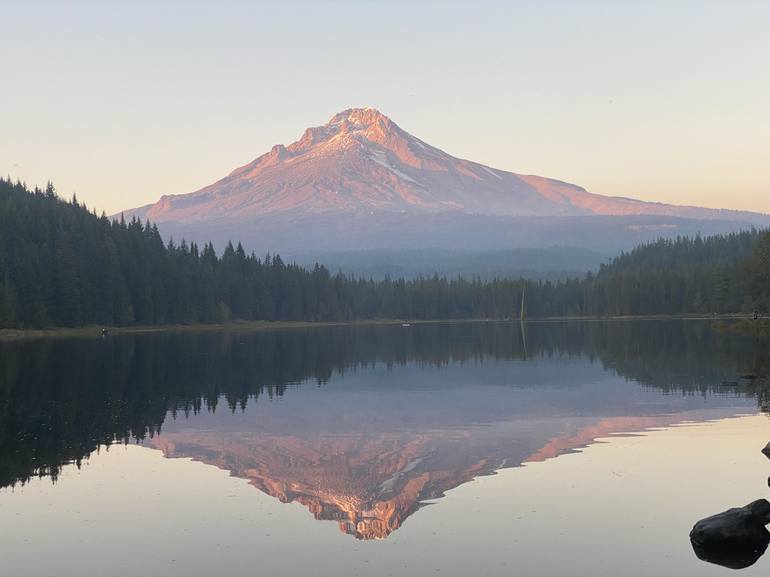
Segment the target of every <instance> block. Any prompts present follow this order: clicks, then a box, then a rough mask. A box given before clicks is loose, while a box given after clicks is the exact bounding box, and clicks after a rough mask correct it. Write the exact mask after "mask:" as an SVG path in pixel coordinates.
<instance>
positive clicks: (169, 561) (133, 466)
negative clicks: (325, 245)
mask: <svg viewBox="0 0 770 577" xmlns="http://www.w3.org/2000/svg"><path fill="white" fill-rule="evenodd" d="M769 366H770V349H769V348H768V343H767V342H764V341H762V340H757V339H755V338H752V337H751V336H740V335H736V334H732V333H721V332H717V331H716V330H714V329H712V328H711V326H710V324H709V323H708V322H704V321H691V322H658V321H655V322H653V321H637V322H624V323H621V322H613V323H598V322H596V323H590V322H587V323H561V324H556V323H553V324H528V325H527V326H525V327H521V326H520V325H518V324H511V323H498V324H452V325H419V326H412V327H408V328H405V327H368V328H367V327H337V328H324V329H315V330H290V331H277V332H260V333H252V334H242V333H239V334H215V333H208V334H204V333H201V334H190V333H187V334H178V335H146V336H125V337H122V336H121V337H108V338H106V339H99V340H51V341H34V342H32V341H30V342H23V343H5V344H2V345H0V486H2V487H3V488H2V489H0V557H1V558H2V563H3V575H9V576H14V577H15V576H19V577H21V576H35V577H38V576H43V575H56V576H69V575H72V576H78V577H82V576H92V575H93V576H104V575H116V576H129V575H131V576H135V575H180V576H198V575H200V576H211V575H225V576H230V575H232V576H241V575H243V576H246V575H269V576H283V575H285V576H305V575H316V576H335V577H339V576H344V575H361V574H367V575H373V576H385V575H433V574H436V575H449V576H458V577H459V576H469V575H495V576H496V575H512V574H519V575H530V576H536V575H543V576H553V575H561V574H570V575H578V576H583V575H584V576H586V577H588V576H603V575H607V576H610V575H611V576H617V575H640V576H641V575H656V576H660V575H677V576H685V577H686V576H689V575H718V574H726V573H728V572H730V570H728V569H724V568H722V567H720V566H717V565H712V564H708V563H704V562H703V561H700V560H699V559H697V557H696V556H695V554H694V553H693V551H692V548H691V546H690V543H689V539H688V532H689V530H690V528H691V527H692V524H693V523H694V522H695V521H696V520H698V519H700V518H702V517H704V516H707V515H710V514H713V513H716V512H719V511H721V510H723V509H725V508H728V507H731V506H737V505H743V504H746V503H748V502H749V501H752V500H754V499H757V498H760V497H767V493H768V488H767V477H768V475H769V474H770V461H768V460H767V459H766V458H765V457H764V456H763V455H762V454H761V453H760V451H759V449H761V448H762V447H763V446H764V445H765V443H766V442H767V441H768V440H770V421H769V420H768V418H767V417H766V416H765V414H764V412H763V407H765V406H766V404H767V401H766V399H767V391H768V389H769V387H768V385H767V379H766V378H765V375H767V374H768V367H769ZM749 373H751V374H757V375H759V376H760V378H758V379H753V380H749V379H744V378H742V376H745V375H746V374H749ZM768 570H770V556H768V558H767V559H765V558H760V559H759V560H758V561H757V563H756V564H755V565H753V566H752V567H749V568H747V569H744V570H742V571H741V572H742V573H744V574H746V575H759V574H766V573H767V571H768Z"/></svg>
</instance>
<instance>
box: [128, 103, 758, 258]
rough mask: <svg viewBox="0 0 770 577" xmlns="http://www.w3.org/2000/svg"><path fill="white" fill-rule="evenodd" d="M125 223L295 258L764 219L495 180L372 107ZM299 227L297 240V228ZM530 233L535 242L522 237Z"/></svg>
mask: <svg viewBox="0 0 770 577" xmlns="http://www.w3.org/2000/svg"><path fill="white" fill-rule="evenodd" d="M124 214H125V216H126V217H127V218H130V217H132V216H137V217H139V218H141V219H149V220H151V221H153V222H156V223H158V225H159V226H160V227H161V230H162V231H163V232H164V233H166V234H169V233H170V234H173V235H175V236H185V237H187V238H191V239H193V240H207V239H209V238H213V239H214V240H215V241H219V242H221V241H223V240H224V239H225V238H232V239H235V240H245V241H247V242H246V244H250V245H251V247H252V248H254V249H258V248H263V247H265V248H272V249H280V248H283V247H282V246H275V245H276V244H277V245H285V246H289V245H293V246H291V247H290V248H293V249H295V250H296V248H297V247H299V246H302V245H303V244H307V243H311V245H313V246H315V245H316V244H317V243H320V244H321V245H323V246H324V247H325V248H335V247H337V248H353V247H362V246H369V247H389V246H392V242H395V243H396V244H398V240H397V239H395V238H394V237H395V236H400V237H402V240H403V239H404V238H406V239H408V241H405V242H406V244H407V245H409V244H410V243H414V242H417V243H419V244H422V245H431V246H447V244H450V245H451V244H452V239H455V238H456V237H457V235H461V236H463V235H465V236H468V241H469V242H470V244H479V243H480V245H484V246H486V247H487V248H506V247H510V246H514V245H516V244H517V239H518V241H519V244H521V242H522V241H524V242H526V241H535V242H534V244H538V242H537V238H541V240H542V242H540V244H544V245H545V244H554V240H555V241H556V242H559V240H560V238H559V234H558V233H557V231H553V230H552V228H553V226H554V225H559V226H562V227H563V226H564V225H566V228H567V229H568V230H569V229H572V228H575V227H577V228H578V229H581V230H582V229H583V228H585V227H586V225H585V224H581V223H584V220H583V219H581V220H577V221H575V220H571V219H567V220H566V221H565V220H563V218H564V217H591V216H604V217H610V216H623V217H631V216H638V217H656V218H654V219H652V220H651V219H649V218H646V219H645V218H643V219H641V220H638V219H637V220H636V221H623V222H622V223H619V222H613V221H612V220H611V219H610V220H609V221H606V220H603V221H601V222H591V224H590V225H588V226H589V227H594V228H595V227H597V226H599V227H601V226H603V225H604V224H606V223H609V225H610V228H611V229H612V231H614V232H617V231H616V229H617V228H618V226H620V228H621V229H622V230H626V231H628V232H629V233H630V235H631V236H632V237H635V236H638V235H639V234H640V231H641V234H643V235H644V234H647V236H650V235H659V234H661V231H663V232H664V233H668V232H670V233H671V234H680V233H682V232H683V226H682V223H680V222H678V221H674V222H673V223H671V222H668V221H667V220H665V218H664V220H663V221H660V217H674V218H675V219H698V220H709V221H714V223H712V225H703V226H698V227H696V228H697V229H698V230H701V229H703V230H704V232H705V231H707V230H711V229H712V228H716V229H717V232H724V231H726V230H731V229H736V228H745V227H747V226H750V225H751V224H752V223H753V224H763V223H765V222H767V221H768V217H766V216H765V215H758V214H754V213H746V212H737V211H728V210H713V209H705V208H697V207H681V206H672V205H667V204H660V203H650V202H642V201H638V200H632V199H628V198H621V197H607V196H601V195H597V194H592V193H590V192H587V191H586V190H585V189H583V188H581V187H579V186H575V185H572V184H568V183H565V182H561V181H559V180H553V179H550V178H544V177H540V176H531V175H520V174H514V173H512V172H507V171H504V170H498V169H495V168H491V167H488V166H484V165H482V164H478V163H476V162H471V161H468V160H463V159H460V158H456V157H454V156H451V155H449V154H447V153H445V152H443V151H442V150H440V149H438V148H435V147H434V146H431V145H429V144H427V143H426V142H423V141H422V140H420V139H419V138H416V137H414V136H412V135H411V134H409V133H408V132H406V131H404V130H403V129H402V128H400V127H399V126H398V125H397V124H396V123H395V122H393V121H392V120H391V119H390V118H388V117H387V116H385V115H383V114H381V113H380V112H379V111H377V110H374V109H372V108H352V109H349V110H346V111H344V112H341V113H339V114H337V115H335V116H334V117H333V118H332V119H331V120H330V121H329V122H328V123H327V124H325V125H323V126H319V127H316V128H308V129H307V130H306V131H305V133H304V134H303V135H302V137H301V138H300V139H299V140H297V141H296V142H294V143H293V144H290V145H289V146H283V145H280V144H279V145H276V146H274V147H273V148H272V150H270V152H268V153H266V154H263V155H262V156H260V157H259V158H257V159H256V160H254V161H252V162H251V163H249V164H247V165H245V166H242V167H240V168H237V169H235V170H234V171H232V172H231V173H230V174H229V175H228V176H226V177H225V178H223V179H221V180H219V181H217V182H215V183H213V184H211V185H209V186H207V187H205V188H202V189H201V190H199V191H197V192H193V193H190V194H183V195H168V196H163V197H162V198H161V199H160V200H159V201H158V202H157V203H155V204H153V205H148V206H145V207H142V208H138V209H134V210H130V211H126V212H125V213H124ZM490 217H491V220H490ZM557 217H558V218H557ZM510 219H516V220H515V221H512V220H510ZM522 219H524V220H522ZM532 219H535V220H534V221H533V220H532ZM542 219H546V220H542ZM717 221H718V222H719V223H721V224H720V225H718V224H715V223H716V222H717ZM726 223H733V224H726ZM736 223H739V224H736ZM300 224H301V225H303V227H304V228H305V230H299V229H298V228H297V226H298V225H300ZM533 225H534V226H535V230H534V231H533V234H529V233H527V232H526V230H529V229H531V227H532V226H533ZM308 227H309V230H308ZM383 227H385V229H384V228H383ZM510 227H516V228H517V230H516V231H515V233H514V232H513V231H510V230H508V231H506V230H505V229H506V228H510ZM613 227H614V228H613ZM629 227H636V228H629ZM421 228H424V230H423V231H422V232H423V233H424V234H422V235H421V234H419V233H420V231H419V230H418V229H421ZM484 229H489V230H488V232H489V234H486V235H485V233H484ZM684 229H685V230H684V231H685V232H686V229H687V227H684ZM722 229H725V230H722ZM397 231H401V232H403V233H404V234H405V235H406V237H404V235H403V234H401V232H398V235H396V234H395V233H396V232H397ZM562 232H564V231H562ZM575 234H577V235H578V236H580V235H581V234H582V233H580V232H577V233H575ZM426 235H427V236H426ZM549 241H550V242H549ZM567 242H570V241H569V240H567ZM270 243H273V246H269V244H270ZM530 244H531V242H530ZM255 245H256V246H255ZM461 245H462V240H461V242H459V243H457V246H461Z"/></svg>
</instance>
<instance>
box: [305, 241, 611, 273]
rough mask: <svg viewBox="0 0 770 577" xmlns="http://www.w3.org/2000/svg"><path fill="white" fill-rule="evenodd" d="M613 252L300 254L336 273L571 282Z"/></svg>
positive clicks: (528, 250)
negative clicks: (568, 280)
mask: <svg viewBox="0 0 770 577" xmlns="http://www.w3.org/2000/svg"><path fill="white" fill-rule="evenodd" d="M612 256H613V255H612V254H603V253H600V252H596V251H592V250H588V249H580V248H571V247H561V246H553V247H548V248H519V249H510V250H498V251H489V252H472V251H467V250H466V251H463V250H442V249H412V250H406V249H405V250H364V251H345V252H319V253H316V254H315V255H314V258H311V257H310V256H309V255H300V256H297V257H296V259H294V260H296V261H297V262H298V263H299V264H302V265H306V266H312V265H313V264H314V263H315V262H316V261H320V262H322V263H324V265H325V266H326V268H328V269H329V270H331V271H338V270H339V271H342V272H343V274H345V275H352V276H355V277H364V278H370V277H371V278H374V279H375V280H382V279H384V278H385V277H386V276H390V277H391V278H406V279H415V278H418V277H420V276H433V275H434V274H438V275H439V276H445V277H448V278H455V277H464V278H476V277H478V278H480V279H482V280H492V279H495V278H526V279H530V280H551V281H558V280H566V279H568V278H582V277H583V276H585V274H586V273H587V272H589V271H593V272H596V271H598V270H599V266H600V265H602V264H604V263H607V262H608V261H609V260H610V257H612Z"/></svg>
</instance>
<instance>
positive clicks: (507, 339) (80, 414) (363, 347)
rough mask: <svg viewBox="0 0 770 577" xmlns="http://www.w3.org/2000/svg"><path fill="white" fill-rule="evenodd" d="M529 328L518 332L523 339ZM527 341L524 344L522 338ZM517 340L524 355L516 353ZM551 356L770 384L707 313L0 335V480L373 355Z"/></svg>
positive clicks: (648, 378)
mask: <svg viewBox="0 0 770 577" xmlns="http://www.w3.org/2000/svg"><path fill="white" fill-rule="evenodd" d="M524 338H526V343H524V341H523V339H524ZM525 345H526V346H525ZM525 351H526V353H525ZM556 355H567V356H575V357H578V356H580V357H586V358H590V359H598V360H599V361H600V362H601V363H603V365H604V366H605V367H606V368H607V369H609V370H612V371H614V372H616V373H617V374H619V375H621V376H623V377H625V378H627V379H631V380H634V381H639V382H640V383H642V384H643V385H645V386H649V387H654V388H656V389H660V390H663V391H665V392H672V393H673V392H676V393H690V394H695V393H697V394H706V393H711V394H719V393H722V392H725V391H729V392H730V394H734V393H735V391H736V390H737V391H739V392H740V393H741V394H745V395H752V396H756V397H757V398H758V400H759V402H760V403H763V404H766V402H767V398H768V395H767V392H766V391H767V390H768V387H767V381H766V380H763V379H761V378H760V379H757V380H755V381H753V382H748V381H741V382H745V383H746V384H740V385H739V386H738V387H737V388H736V387H735V386H729V387H725V386H723V384H722V383H723V382H724V381H736V380H737V379H738V377H739V375H740V374H741V373H759V374H761V375H767V374H768V372H769V370H770V360H768V359H770V353H769V352H768V349H767V347H766V346H762V343H758V342H756V341H755V340H754V339H753V338H752V337H745V336H741V335H736V334H720V333H718V332H716V331H714V330H712V329H710V327H709V326H708V323H705V322H691V323H684V322H666V323H661V322H627V323H623V322H610V323H599V322H585V323H577V322H570V323H544V324H529V325H527V329H526V331H522V330H521V327H520V326H519V324H518V323H495V324H487V323H477V324H452V325H416V326H413V327H411V328H409V329H403V328H401V327H390V326H382V327H332V328H324V329H317V330H304V331H299V330H296V331H295V330H292V331H283V332H272V333H269V332H262V333H251V334H240V333H235V334H216V333H199V334H192V333H184V334H177V335H170V334H165V335H146V336H122V337H116V338H108V339H104V340H48V341H30V342H16V343H6V344H3V345H2V346H0V486H7V485H12V484H14V483H16V482H24V481H26V480H27V479H28V478H29V477H30V476H33V475H41V476H42V475H50V476H52V477H53V478H54V479H55V478H56V475H57V473H58V471H59V469H60V466H61V465H62V464H65V463H71V462H75V463H79V462H80V461H81V460H82V459H83V458H84V457H87V456H88V455H89V454H90V453H91V452H92V451H94V450H95V449H96V448H97V447H98V446H99V445H103V444H109V443H112V442H114V441H116V440H118V441H124V442H127V441H128V440H130V439H132V438H135V439H142V438H145V437H146V436H153V435H155V434H157V433H158V432H159V431H160V429H161V426H162V424H163V420H164V418H165V417H166V415H167V414H168V413H169V412H171V413H172V414H188V413H190V412H198V411H200V410H203V409H205V410H210V411H213V410H215V409H216V408H217V406H218V405H219V404H220V403H221V402H225V403H226V404H227V406H228V408H229V409H230V410H240V409H245V407H246V403H247V402H248V401H249V399H253V398H257V397H259V396H260V395H263V394H267V395H269V396H274V395H283V394H284V392H285V391H286V389H287V387H289V386H291V385H295V384H300V383H303V382H307V381H315V382H316V383H318V384H322V383H324V382H326V381H328V380H329V379H330V378H331V377H332V376H333V375H335V374H343V373H345V372H346V371H351V370H358V369H365V368H367V367H371V366H373V365H374V364H376V363H383V364H386V365H388V366H400V365H405V364H406V363H411V362H413V363H417V364H420V365H426V366H439V367H440V366H444V365H447V364H449V363H453V362H469V361H472V362H482V361H484V360H485V359H496V360H514V359H524V358H528V359H533V358H547V357H551V356H556Z"/></svg>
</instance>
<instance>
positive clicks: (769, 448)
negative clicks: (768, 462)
mask: <svg viewBox="0 0 770 577" xmlns="http://www.w3.org/2000/svg"><path fill="white" fill-rule="evenodd" d="M762 452H763V453H764V454H765V457H767V458H768V459H770V442H769V443H767V445H765V448H764V449H762Z"/></svg>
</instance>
